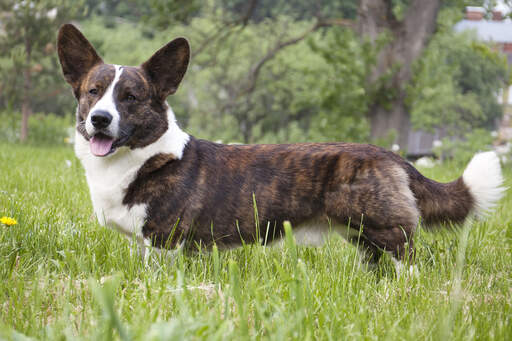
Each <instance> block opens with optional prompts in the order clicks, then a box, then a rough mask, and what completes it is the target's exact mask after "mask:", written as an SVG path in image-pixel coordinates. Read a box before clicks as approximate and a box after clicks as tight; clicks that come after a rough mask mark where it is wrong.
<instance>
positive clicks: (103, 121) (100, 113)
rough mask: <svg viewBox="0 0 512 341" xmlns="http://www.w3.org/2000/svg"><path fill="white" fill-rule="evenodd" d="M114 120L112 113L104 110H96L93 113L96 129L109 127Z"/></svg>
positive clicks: (93, 122)
mask: <svg viewBox="0 0 512 341" xmlns="http://www.w3.org/2000/svg"><path fill="white" fill-rule="evenodd" d="M110 122H112V115H110V114H109V113H108V112H107V111H104V110H96V111H95V112H93V113H92V115H91V123H92V125H93V126H94V128H96V129H103V128H106V127H108V125H109V124H110Z"/></svg>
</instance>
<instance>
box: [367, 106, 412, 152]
mask: <svg viewBox="0 0 512 341" xmlns="http://www.w3.org/2000/svg"><path fill="white" fill-rule="evenodd" d="M370 114H371V116H370V124H371V136H372V137H373V138H374V139H381V140H387V138H388V137H390V136H391V135H393V140H392V141H391V142H392V143H396V144H398V145H399V146H400V149H405V148H407V145H408V140H409V134H408V133H409V131H410V129H411V119H410V116H409V112H408V111H407V108H406V107H405V104H404V101H403V100H395V101H393V103H391V108H390V109H386V108H384V107H383V106H375V108H373V109H371V110H370ZM403 132H406V133H403Z"/></svg>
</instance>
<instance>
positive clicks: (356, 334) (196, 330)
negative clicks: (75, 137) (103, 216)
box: [0, 144, 512, 340]
mask: <svg viewBox="0 0 512 341" xmlns="http://www.w3.org/2000/svg"><path fill="white" fill-rule="evenodd" d="M422 172H423V173H424V174H425V175H426V176H429V177H431V178H434V179H436V180H439V181H448V180H453V179H454V178H456V177H458V176H459V175H460V174H462V169H457V167H455V166H453V165H452V166H450V165H443V166H437V167H436V168H431V169H423V170H422ZM506 179H507V186H509V187H511V185H512V172H511V171H506ZM511 208H512V194H511V191H509V192H508V193H507V196H506V197H505V198H504V199H503V200H502V201H501V204H500V206H499V207H498V209H497V210H496V212H495V214H493V215H492V216H491V217H489V219H488V220H487V221H485V222H477V223H474V224H473V225H472V226H471V227H470V228H467V229H463V230H460V231H458V232H456V233H454V232H446V231H440V232H435V233H428V232H425V231H422V230H420V233H418V234H417V236H416V245H417V248H418V251H417V265H418V268H419V274H418V276H401V277H400V278H396V276H395V273H394V270H393V267H392V263H391V261H390V260H389V258H383V259H382V260H381V262H380V264H379V267H378V269H377V270H368V269H366V267H365V266H364V265H361V263H360V261H359V258H358V254H357V250H356V248H355V247H353V246H351V245H348V244H347V243H345V242H344V241H343V240H342V239H340V238H339V237H336V236H333V237H332V238H331V239H330V240H329V242H328V243H327V244H326V245H324V246H323V247H317V248H310V247H296V246H295V244H294V243H293V240H292V239H289V240H287V242H286V243H285V245H284V246H283V247H268V248H265V247H263V246H258V245H256V246H244V247H242V248H239V249H236V250H230V251H220V252H217V251H216V250H214V251H213V252H205V253H197V254H192V255H182V254H178V255H177V257H176V258H175V261H174V262H171V261H169V260H167V259H159V257H158V256H156V255H155V256H154V257H153V258H152V260H151V262H150V263H149V265H145V264H144V262H143V261H142V260H141V259H140V257H139V256H138V255H137V254H136V253H133V254H132V253H131V252H130V246H133V244H134V242H133V240H128V239H127V238H125V237H122V236H121V235H119V234H118V233H117V232H115V231H110V230H108V229H105V228H103V227H101V226H99V225H98V223H97V222H96V221H95V219H93V218H92V206H91V203H90V200H89V196H88V189H87V185H86V182H85V177H84V172H83V170H82V167H81V165H80V163H79V162H78V161H77V160H76V159H75V157H74V155H73V151H72V149H71V148H70V147H51V148H50V147H30V146H18V145H11V144H0V216H9V217H13V218H15V219H16V220H17V224H16V225H13V226H10V227H8V226H6V225H3V224H0V278H1V281H0V339H1V338H6V339H13V340H26V339H31V338H34V339H50V340H56V339H71V340H76V339H86V340H91V339H94V340H110V339H121V340H173V339H177V340H180V339H208V340H216V339H219V340H228V339H232V340H240V339H273V340H284V339H297V340H306V339H326V340H340V339H365V340H367V339H389V340H417V339H427V340H430V339H433V340H448V339H451V340H468V339H479V340H482V339H484V340H485V339H496V340H507V339H508V340H510V339H511V338H512V252H511V251H512V250H511V246H512V210H511Z"/></svg>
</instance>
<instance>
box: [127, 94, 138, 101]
mask: <svg viewBox="0 0 512 341" xmlns="http://www.w3.org/2000/svg"><path fill="white" fill-rule="evenodd" d="M126 99H127V100H129V101H130V102H133V101H135V100H136V98H135V96H133V95H127V96H126Z"/></svg>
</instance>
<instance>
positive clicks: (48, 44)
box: [0, 0, 81, 141]
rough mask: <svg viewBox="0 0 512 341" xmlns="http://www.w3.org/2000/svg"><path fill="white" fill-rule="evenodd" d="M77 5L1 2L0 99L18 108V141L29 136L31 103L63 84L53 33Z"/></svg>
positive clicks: (51, 94) (55, 1) (60, 0)
mask: <svg viewBox="0 0 512 341" xmlns="http://www.w3.org/2000/svg"><path fill="white" fill-rule="evenodd" d="M80 6H81V3H77V2H73V3H72V4H71V3H70V2H69V1H65V0H44V1H16V0H4V1H2V3H1V4H0V11H1V12H2V16H3V18H2V29H3V31H4V32H3V34H2V35H0V53H1V54H2V55H4V56H7V57H8V58H7V60H5V59H4V60H2V65H3V68H2V69H3V70H2V73H1V80H0V84H1V87H2V95H1V97H0V102H3V103H4V104H5V105H10V106H13V107H16V108H19V109H21V114H22V121H21V131H20V140H21V141H25V140H26V138H27V136H28V118H29V116H30V115H31V114H32V112H33V108H34V103H35V102H36V101H38V100H43V101H44V99H45V98H48V97H54V96H55V94H56V93H58V92H59V91H61V89H63V87H64V85H62V84H61V83H62V82H61V78H60V75H59V72H58V65H57V61H56V59H55V58H54V51H55V48H54V41H55V34H56V32H57V30H58V28H59V26H60V25H61V24H62V23H63V22H65V21H68V20H70V19H72V18H74V17H76V16H77V15H78V14H79V10H77V8H80ZM19 75H23V77H22V78H21V79H20V77H18V76H19ZM53 85H55V87H53ZM36 89H37V90H38V91H35V90H36ZM49 91H51V92H49Z"/></svg>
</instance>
